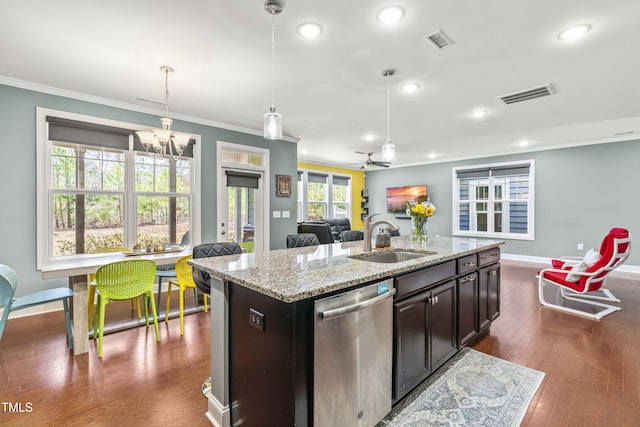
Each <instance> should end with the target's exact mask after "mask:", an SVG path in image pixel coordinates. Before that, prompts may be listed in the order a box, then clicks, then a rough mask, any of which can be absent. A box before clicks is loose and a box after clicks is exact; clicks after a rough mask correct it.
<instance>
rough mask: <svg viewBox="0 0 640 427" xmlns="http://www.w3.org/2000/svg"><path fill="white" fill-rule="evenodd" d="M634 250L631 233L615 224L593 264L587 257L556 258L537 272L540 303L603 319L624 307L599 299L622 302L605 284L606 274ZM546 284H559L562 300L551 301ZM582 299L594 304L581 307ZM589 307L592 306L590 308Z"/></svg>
mask: <svg viewBox="0 0 640 427" xmlns="http://www.w3.org/2000/svg"><path fill="white" fill-rule="evenodd" d="M630 253H631V237H630V236H629V232H628V230H626V229H624V228H612V229H611V230H610V231H609V234H607V235H606V236H605V238H604V239H603V240H602V244H601V245H600V257H599V259H597V260H595V262H594V263H593V264H591V265H589V264H590V263H588V262H585V261H586V260H584V261H582V262H579V261H575V260H573V261H570V260H567V259H564V258H560V259H554V260H552V262H551V268H545V269H542V270H540V271H539V272H538V298H539V300H540V304H542V305H543V306H545V307H550V308H553V309H556V310H560V311H564V312H567V313H571V314H577V315H580V316H585V317H588V318H590V319H595V320H600V319H601V318H603V317H604V316H606V315H608V314H611V313H614V312H616V311H619V310H621V307H619V306H615V305H611V304H605V303H602V302H597V301H598V300H599V301H608V302H620V300H619V299H618V298H616V297H615V296H613V294H612V293H611V292H610V291H609V290H608V289H605V288H603V286H604V283H605V280H606V277H607V274H608V273H609V272H610V271H612V270H614V269H615V268H617V267H618V266H619V265H621V264H622V263H623V262H624V261H625V260H626V259H627V257H628V256H629V254H630ZM545 285H555V286H558V287H559V288H560V296H561V298H562V301H561V302H560V303H552V302H550V301H549V300H548V299H546V298H545V292H544V287H545ZM568 301H569V302H581V303H583V304H587V305H589V306H591V307H585V309H580V308H578V305H576V304H571V303H569V304H565V303H567V302H568ZM587 308H591V310H588V309H587Z"/></svg>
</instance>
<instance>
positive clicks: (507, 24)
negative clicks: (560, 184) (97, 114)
mask: <svg viewBox="0 0 640 427" xmlns="http://www.w3.org/2000/svg"><path fill="white" fill-rule="evenodd" d="M7 3H9V2H8V1H7V2H5V5H4V7H3V12H2V14H0V52H1V59H0V83H9V84H14V85H22V86H28V85H30V84H31V83H35V84H37V85H38V86H34V87H40V88H43V87H45V88H47V89H49V88H55V89H56V90H61V91H60V92H61V93H63V94H65V93H66V94H69V95H71V96H77V94H85V95H89V96H91V97H97V98H96V99H100V98H103V99H101V100H100V101H101V102H106V103H110V102H111V101H116V102H115V104H116V105H119V106H125V107H127V106H128V107H131V108H133V109H138V110H141V111H150V112H153V113H155V114H158V115H161V114H162V107H160V108H158V106H156V105H153V104H150V103H146V102H143V101H140V100H138V99H137V98H138V97H142V98H149V99H157V100H162V99H163V96H164V75H163V74H162V73H161V72H160V70H159V68H160V66H161V65H170V66H172V67H173V68H175V73H174V74H173V75H171V76H170V78H169V90H170V92H171V93H172V96H171V98H170V104H171V107H170V108H171V113H172V116H174V118H190V119H192V118H195V119H196V121H198V122H203V123H216V122H217V123H224V124H227V125H230V126H232V127H240V128H242V129H245V130H246V129H251V130H253V131H255V133H257V134H262V116H263V114H264V113H265V112H266V111H267V110H268V107H269V105H270V103H271V16H270V15H269V14H267V12H265V10H264V8H263V4H264V1H263V0H189V1H184V2H178V1H170V0H136V1H129V0H114V1H108V2H87V1H86V0H60V1H55V2H53V1H50V2H45V1H41V0H14V1H12V2H10V3H11V4H10V5H9V4H7ZM391 4H396V5H400V6H402V7H403V8H404V9H405V11H406V12H405V17H404V19H403V20H402V21H401V22H400V23H398V24H396V25H394V26H383V25H381V24H379V23H378V22H377V20H376V12H377V11H378V10H379V9H380V8H382V7H383V6H386V5H391ZM284 5H285V7H284V11H283V12H282V13H281V14H280V15H277V16H276V18H275V28H276V102H275V104H276V106H277V108H278V112H280V113H281V114H282V116H283V123H284V133H285V135H287V136H289V137H291V138H290V140H295V139H299V142H298V158H299V160H302V161H309V162H315V163H323V164H332V165H345V164H349V163H353V162H358V161H360V160H364V156H362V155H359V154H356V153H355V151H373V152H376V154H374V156H373V157H374V160H380V154H379V151H380V146H381V145H382V144H383V143H384V141H385V139H386V127H387V123H386V116H387V107H386V101H387V99H386V97H387V81H386V80H385V77H383V76H382V71H383V70H384V69H389V68H390V69H395V70H396V73H395V75H394V76H393V77H391V80H390V84H391V139H392V140H393V142H394V143H395V144H396V149H397V161H396V162H395V163H394V166H398V165H407V164H419V163H430V162H440V161H447V160H453V159H461V158H471V157H483V156H489V155H494V154H506V153H515V152H521V151H523V150H525V151H526V150H540V149H547V148H553V147H560V146H572V145H580V144H589V143H595V142H613V141H620V140H627V139H637V138H640V117H639V116H640V89H639V88H640V72H639V71H640V55H639V53H638V42H640V24H639V22H638V18H640V1H637V0H607V1H602V0H537V1H526V0H484V1H482V0H443V1H431V0H388V1H379V0H348V1H344V0H323V1H317V0H295V1H294V0H288V1H286V0H285V1H284ZM305 21H315V22H318V23H320V24H321V25H322V26H323V27H324V31H323V33H322V35H321V36H320V37H319V38H317V39H313V40H308V39H303V38H302V37H300V36H299V35H298V34H297V33H296V27H297V26H298V25H299V24H300V23H302V22H305ZM578 23H589V24H591V25H592V30H591V31H590V32H589V33H588V34H587V35H586V36H585V37H584V38H582V39H580V40H578V41H573V42H568V41H561V40H559V39H558V38H557V37H556V36H557V34H558V32H559V31H560V30H562V29H565V28H567V27H569V26H571V25H573V24H578ZM439 29H440V30H443V31H444V32H445V33H446V34H447V35H448V36H449V37H450V38H451V39H452V40H453V41H454V42H455V44H454V45H453V46H450V47H447V48H445V49H442V50H437V49H435V48H434V47H432V46H431V45H430V44H428V43H427V42H426V41H425V40H424V36H425V35H427V34H429V33H432V32H434V31H436V30H439ZM406 82H417V83H419V84H420V89H419V90H418V91H417V92H416V93H413V94H411V95H407V94H404V93H402V92H401V91H400V86H401V84H403V83H406ZM546 83H551V84H553V86H554V87H555V89H556V90H557V94H555V95H552V96H549V97H546V98H540V99H536V100H532V101H527V102H523V103H519V104H514V105H509V106H505V105H503V104H501V103H500V102H498V101H497V100H496V97H497V96H499V95H505V94H509V93H512V92H517V91H521V90H524V89H529V88H531V87H534V86H539V85H543V84H546ZM40 85H42V86H40ZM106 100H109V101H106ZM476 108H482V109H486V110H487V111H488V112H489V114H487V115H486V116H485V117H484V118H483V119H481V120H478V119H473V118H471V117H470V116H469V112H471V111H472V110H473V109H476ZM150 109H151V110H150ZM158 126H160V123H159V121H158ZM178 130H179V129H178ZM628 132H634V133H633V134H629V133H628ZM367 133H372V134H375V135H376V136H377V138H376V139H375V140H374V141H373V142H367V141H366V140H365V139H364V136H365V135H366V134H367ZM522 140H526V141H528V142H529V145H528V147H526V148H522V147H520V145H519V143H520V141H522ZM431 153H433V154H434V155H435V159H431V158H430V157H429V155H430V154H431ZM354 167H357V166H354Z"/></svg>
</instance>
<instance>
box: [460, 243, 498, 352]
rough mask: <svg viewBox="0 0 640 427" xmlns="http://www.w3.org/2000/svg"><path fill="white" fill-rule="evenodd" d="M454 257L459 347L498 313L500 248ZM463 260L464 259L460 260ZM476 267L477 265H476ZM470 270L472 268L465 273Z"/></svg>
mask: <svg viewBox="0 0 640 427" xmlns="http://www.w3.org/2000/svg"><path fill="white" fill-rule="evenodd" d="M472 256H473V257H475V256H477V260H478V262H477V265H476V263H475V262H474V260H473V258H471V257H466V258H460V259H459V260H458V275H459V277H458V279H457V282H458V283H457V287H458V346H459V347H463V346H465V345H469V344H471V343H473V341H474V340H475V339H476V338H478V337H479V336H481V334H484V333H486V332H487V331H488V329H489V326H491V322H492V321H494V320H495V319H496V318H497V317H498V316H499V315H500V263H499V262H497V261H498V260H500V249H499V248H493V249H490V250H487V251H483V252H480V253H479V254H477V255H476V254H474V255H472ZM463 261H464V262H463ZM478 267H479V268H478ZM470 270H474V271H473V272H472V273H469V271H470Z"/></svg>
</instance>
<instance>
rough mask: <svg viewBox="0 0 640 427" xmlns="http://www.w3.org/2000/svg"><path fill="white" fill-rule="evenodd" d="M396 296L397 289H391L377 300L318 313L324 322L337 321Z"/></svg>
mask: <svg viewBox="0 0 640 427" xmlns="http://www.w3.org/2000/svg"><path fill="white" fill-rule="evenodd" d="M395 294H396V290H395V288H393V289H389V290H388V291H387V292H385V293H384V294H381V295H378V296H377V297H375V298H371V299H368V300H366V301H362V302H358V303H356V304H351V305H347V306H344V307H338V308H334V309H332V310H327V311H321V312H320V313H318V314H319V315H320V318H322V320H330V319H335V318H336V317H340V316H344V315H345V314H349V313H355V312H356V311H361V310H364V309H365V308H367V307H371V306H372V305H376V304H377V303H379V302H380V301H382V300H385V299H387V298H391V297H392V296H394V295H395Z"/></svg>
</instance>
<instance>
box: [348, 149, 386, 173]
mask: <svg viewBox="0 0 640 427" xmlns="http://www.w3.org/2000/svg"><path fill="white" fill-rule="evenodd" d="M356 153H358V154H364V155H366V156H367V159H366V160H365V161H364V163H363V164H362V166H361V167H360V169H366V168H367V167H369V166H379V167H382V168H388V167H389V165H390V164H391V162H377V161H375V160H373V159H372V158H371V155H372V154H373V152H371V153H364V152H362V151H356Z"/></svg>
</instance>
